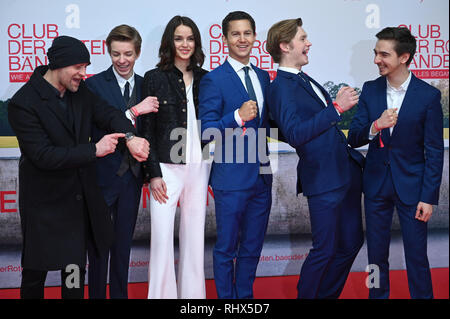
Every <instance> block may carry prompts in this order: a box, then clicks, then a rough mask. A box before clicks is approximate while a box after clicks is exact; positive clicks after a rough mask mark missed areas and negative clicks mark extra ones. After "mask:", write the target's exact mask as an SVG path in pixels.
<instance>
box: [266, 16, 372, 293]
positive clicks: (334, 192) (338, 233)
mask: <svg viewBox="0 0 450 319" xmlns="http://www.w3.org/2000/svg"><path fill="white" fill-rule="evenodd" d="M310 47H311V42H309V40H308V39H307V35H306V33H305V31H304V30H303V28H302V20H301V19H300V18H298V19H290V20H283V21H280V22H278V23H276V24H275V25H273V26H272V27H271V28H270V30H269V32H268V36H267V49H268V51H269V53H270V54H271V56H272V58H273V59H274V61H275V62H277V63H279V68H278V73H277V77H276V79H275V80H274V81H273V82H272V83H271V84H270V87H269V91H268V94H267V100H268V101H267V102H268V106H269V111H270V112H271V114H272V116H273V118H274V120H275V122H276V123H277V124H278V127H279V128H280V130H281V133H282V134H283V135H284V137H285V138H286V141H287V142H288V143H289V144H290V145H291V146H292V147H294V148H295V149H296V151H297V154H298V156H299V163H298V166H297V193H301V192H302V191H303V194H304V195H305V196H306V197H307V198H308V206H309V212H310V221H311V232H312V246H313V247H312V249H311V250H310V251H309V254H308V257H307V258H306V260H305V262H304V263H303V266H302V270H301V273H300V279H299V282H298V287H297V288H298V298H307V299H313V298H338V297H339V295H340V293H341V291H342V289H343V287H344V284H345V281H346V279H347V276H348V273H349V272H350V269H351V266H352V264H353V261H354V259H355V257H356V255H357V254H358V252H359V250H360V248H361V246H362V244H363V231H362V217H361V182H362V181H361V174H362V164H363V156H362V155H361V154H360V153H359V152H357V151H355V150H353V149H351V148H349V147H348V145H347V139H346V137H345V135H344V134H343V133H342V131H341V130H340V129H339V128H338V127H337V126H336V124H337V123H338V122H339V121H340V119H341V114H342V113H343V112H345V111H347V110H349V109H351V108H352V107H353V106H354V105H355V104H356V103H357V102H358V96H357V94H356V92H355V91H354V89H352V88H350V87H344V88H342V89H341V90H340V91H339V92H338V94H337V97H336V101H335V102H333V101H332V100H331V97H330V96H329V94H328V93H327V92H326V91H325V90H324V88H323V87H322V86H321V85H320V84H319V83H317V82H316V81H314V80H313V79H312V78H311V77H309V76H308V75H306V74H305V73H303V72H302V71H301V69H302V67H303V66H305V65H306V64H308V62H309V57H308V53H309V49H310Z"/></svg>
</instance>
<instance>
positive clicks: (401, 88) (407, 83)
mask: <svg viewBox="0 0 450 319" xmlns="http://www.w3.org/2000/svg"><path fill="white" fill-rule="evenodd" d="M411 74H412V73H411V71H409V75H408V78H407V79H406V81H405V82H403V84H402V85H400V87H399V88H398V89H397V88H395V87H393V86H392V85H391V83H389V80H388V79H387V78H386V82H387V87H388V89H389V90H392V91H395V92H406V90H407V89H408V86H409V82H411V77H412V76H411Z"/></svg>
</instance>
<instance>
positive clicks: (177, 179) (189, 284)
mask: <svg viewBox="0 0 450 319" xmlns="http://www.w3.org/2000/svg"><path fill="white" fill-rule="evenodd" d="M160 166H161V171H162V174H163V180H164V182H165V183H166V186H167V196H168V197H169V199H168V200H167V201H166V203H165V204H160V203H159V202H157V201H156V200H155V199H154V198H153V195H152V196H150V214H151V238H150V263H149V289H148V298H149V299H177V298H182V299H186V298H189V299H204V298H206V292H205V272H204V234H205V214H206V199H207V193H208V178H209V170H210V165H209V164H208V163H205V162H202V163H192V164H185V165H183V164H165V163H161V164H160ZM178 200H179V201H180V227H179V263H178V276H177V277H178V285H177V278H176V276H175V265H174V224H175V212H176V209H177V203H178Z"/></svg>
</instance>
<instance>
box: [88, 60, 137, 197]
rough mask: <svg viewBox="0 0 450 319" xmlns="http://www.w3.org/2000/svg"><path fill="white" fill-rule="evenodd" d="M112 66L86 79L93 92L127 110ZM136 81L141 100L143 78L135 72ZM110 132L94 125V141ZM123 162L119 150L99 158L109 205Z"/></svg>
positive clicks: (100, 177) (101, 183)
mask: <svg viewBox="0 0 450 319" xmlns="http://www.w3.org/2000/svg"><path fill="white" fill-rule="evenodd" d="M112 68H113V67H112V66H110V67H109V68H108V69H107V70H105V71H103V72H101V73H98V74H96V75H94V76H92V77H90V78H88V79H87V80H86V85H87V87H88V88H89V89H90V90H91V91H92V92H93V93H95V94H96V95H98V96H99V97H101V98H102V99H103V100H105V101H106V102H107V103H108V104H109V105H112V106H114V107H115V108H117V109H120V110H122V111H123V112H125V111H126V105H125V100H124V99H123V96H122V93H121V91H120V87H119V84H118V83H117V79H116V77H115V75H114V72H113V69H112ZM134 81H135V82H134V86H135V87H136V100H137V101H138V102H140V101H141V96H142V95H141V89H142V83H143V78H142V77H141V76H139V75H137V74H136V73H135V75H134ZM137 129H138V131H139V122H138V123H137ZM109 133H111V132H106V131H103V130H101V129H99V128H97V127H94V129H93V132H92V139H93V142H94V143H96V142H98V141H99V140H100V139H101V138H102V137H103V136H104V135H106V134H109ZM121 162H122V154H121V152H120V151H119V150H116V151H115V152H114V153H112V154H109V155H107V156H105V157H101V158H98V159H97V182H98V184H99V186H100V187H101V188H102V190H103V193H104V195H105V200H106V202H107V203H108V205H110V204H111V202H112V201H113V197H114V196H115V195H116V193H117V192H116V188H117V187H118V183H119V180H120V177H119V176H118V175H117V174H116V173H117V171H118V170H119V167H120V163H121ZM130 175H132V174H130V172H129V173H127V174H125V175H123V176H124V177H125V176H130Z"/></svg>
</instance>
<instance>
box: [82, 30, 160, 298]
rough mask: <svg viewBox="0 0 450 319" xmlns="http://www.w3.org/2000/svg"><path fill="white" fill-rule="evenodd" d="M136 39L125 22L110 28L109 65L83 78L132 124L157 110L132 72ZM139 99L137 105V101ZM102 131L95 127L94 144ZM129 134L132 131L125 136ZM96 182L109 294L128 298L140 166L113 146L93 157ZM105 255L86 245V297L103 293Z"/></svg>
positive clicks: (136, 53)
mask: <svg viewBox="0 0 450 319" xmlns="http://www.w3.org/2000/svg"><path fill="white" fill-rule="evenodd" d="M141 42H142V40H141V37H140V35H139V33H138V32H137V30H136V29H135V28H133V27H130V26H128V25H120V26H117V27H115V28H114V29H112V30H111V32H110V33H109V35H108V37H107V39H106V45H107V48H108V53H109V54H110V56H111V61H112V66H111V67H109V68H108V69H107V70H106V71H103V72H101V73H99V74H97V75H94V76H93V77H90V78H89V79H87V80H86V85H87V86H88V88H89V89H90V90H91V91H92V92H94V93H95V94H97V95H98V96H100V97H101V98H103V99H104V100H105V101H106V102H107V103H108V104H110V105H112V106H114V107H116V108H118V109H120V110H121V111H123V112H124V113H125V115H126V116H127V117H128V118H129V119H130V121H131V122H132V123H133V124H134V125H135V126H137V130H138V132H139V129H140V128H139V121H138V118H137V117H138V116H139V115H140V114H145V113H149V112H155V111H157V109H158V101H157V99H156V98H155V97H147V98H146V99H145V100H143V101H141V86H142V82H143V78H142V77H141V76H139V75H137V74H135V73H134V64H135V61H136V59H137V58H138V57H139V54H140V50H141ZM139 102H140V103H139ZM105 134H107V132H105V131H103V130H101V129H99V128H94V132H93V135H92V136H93V140H94V142H95V141H97V140H100V139H101V138H102V137H103V136H104V135H105ZM127 138H128V139H130V138H133V136H132V135H129V136H128V137H127ZM96 166H97V182H98V184H99V186H100V187H101V189H102V192H103V196H104V198H105V201H106V203H107V204H108V207H109V210H110V213H111V216H112V220H113V223H114V242H113V246H112V247H111V250H110V262H109V265H110V267H109V268H110V269H109V283H110V289H109V292H110V297H111V298H127V297H128V291H127V287H128V266H129V259H130V249H131V242H132V239H133V232H134V227H135V225H136V219H137V214H138V210H139V203H140V195H141V189H142V181H143V178H142V172H141V167H140V164H139V163H138V162H137V161H135V160H134V159H132V158H131V157H130V155H129V152H128V151H127V150H126V149H125V148H124V147H123V145H120V143H119V145H118V147H117V149H116V151H115V152H114V153H112V154H110V155H108V156H105V157H103V158H101V159H99V160H98V161H97V165H96ZM108 257H109V256H108V255H103V256H99V255H98V254H96V252H95V251H94V249H89V270H88V278H89V279H88V280H89V297H90V298H102V299H104V298H105V297H106V281H107V273H108Z"/></svg>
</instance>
